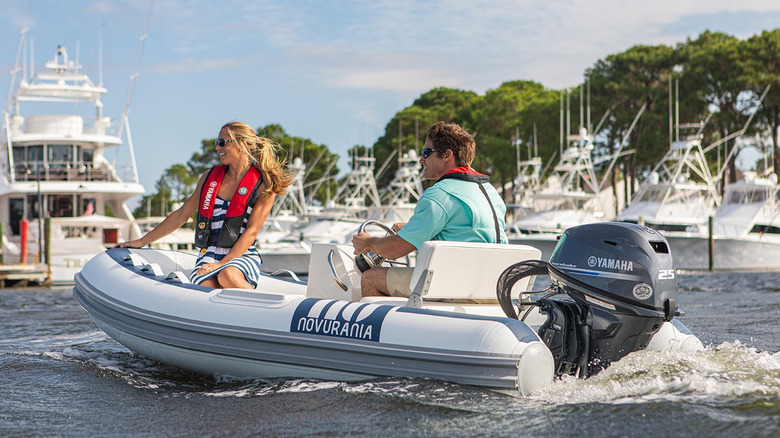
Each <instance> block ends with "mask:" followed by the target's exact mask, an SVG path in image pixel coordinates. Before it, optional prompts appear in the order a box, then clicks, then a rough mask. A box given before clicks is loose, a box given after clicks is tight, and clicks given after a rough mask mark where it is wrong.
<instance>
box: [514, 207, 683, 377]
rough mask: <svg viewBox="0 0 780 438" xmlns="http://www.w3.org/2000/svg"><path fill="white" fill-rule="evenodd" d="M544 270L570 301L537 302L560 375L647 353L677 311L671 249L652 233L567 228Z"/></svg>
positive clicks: (630, 228) (627, 227) (623, 227)
mask: <svg viewBox="0 0 780 438" xmlns="http://www.w3.org/2000/svg"><path fill="white" fill-rule="evenodd" d="M518 265H521V264H518ZM515 266H517V265H515ZM511 269H512V267H510V268H508V269H507V271H504V272H505V274H507V273H509V272H510V270H511ZM548 269H549V274H550V277H551V279H552V282H553V284H554V285H556V286H557V287H558V288H559V289H560V290H561V291H562V292H565V293H566V295H567V296H566V298H564V299H556V298H543V299H540V300H539V301H538V302H537V305H538V306H539V307H540V311H541V312H543V313H545V314H546V315H547V321H546V322H545V323H544V324H543V325H542V326H541V327H540V328H539V330H538V333H539V336H540V337H541V338H542V340H543V341H544V342H545V344H547V346H548V347H549V348H550V350H551V351H552V353H553V358H554V359H555V366H556V375H559V376H560V375H562V374H573V375H578V376H579V377H582V378H585V377H588V376H590V375H593V374H595V373H597V372H599V371H600V370H602V369H604V368H606V367H607V366H608V365H609V364H610V363H611V362H613V361H617V360H619V359H620V358H622V357H623V356H625V355H627V354H628V353H631V352H633V351H637V350H642V349H644V348H645V347H647V345H648V343H649V342H650V340H651V338H652V337H653V335H654V334H655V333H656V332H657V331H658V329H659V328H660V327H661V325H662V324H663V322H664V321H670V320H671V319H672V318H673V317H674V315H675V312H676V310H677V305H676V304H675V299H676V297H677V279H676V278H675V270H674V265H673V263H672V256H671V254H670V253H669V245H668V243H667V241H666V239H665V238H664V237H663V236H662V235H661V234H660V233H658V232H657V231H655V230H653V229H652V228H648V227H645V226H641V225H636V224H629V223H618V222H605V223H595V224H587V225H581V226H577V227H572V228H569V229H567V230H566V231H565V232H564V233H563V235H562V236H561V238H560V240H559V242H558V244H557V246H556V247H555V250H554V251H553V254H552V256H551V257H550V262H549V266H548ZM515 270H517V268H515ZM504 277H506V276H505V275H504V274H502V278H504ZM499 284H501V279H500V280H499ZM499 300H501V293H500V292H499Z"/></svg>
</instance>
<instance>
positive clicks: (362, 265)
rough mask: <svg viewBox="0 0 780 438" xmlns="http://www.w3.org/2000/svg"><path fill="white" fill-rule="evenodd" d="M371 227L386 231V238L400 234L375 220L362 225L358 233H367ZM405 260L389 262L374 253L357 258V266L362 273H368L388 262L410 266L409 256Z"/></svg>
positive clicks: (357, 256) (389, 262) (360, 255)
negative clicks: (367, 229)
mask: <svg viewBox="0 0 780 438" xmlns="http://www.w3.org/2000/svg"><path fill="white" fill-rule="evenodd" d="M369 225H374V226H377V227H379V228H381V229H383V230H385V231H386V232H387V234H385V236H387V235H396V234H398V233H396V232H395V231H393V229H392V228H390V227H389V226H387V225H385V224H383V223H382V222H379V221H377V220H373V219H369V220H367V221H365V222H363V223H362V224H360V226H359V227H358V233H365V232H366V228H368V226H369ZM405 260H406V261H405V262H397V261H390V260H387V259H386V258H385V257H382V256H380V255H379V254H374V253H372V252H369V253H366V254H359V255H356V256H355V264H356V265H357V267H358V269H360V272H366V271H368V270H369V269H372V268H375V267H377V266H382V264H383V263H385V262H387V263H388V264H395V265H403V266H410V265H411V263H410V261H409V254H407V255H406V256H405Z"/></svg>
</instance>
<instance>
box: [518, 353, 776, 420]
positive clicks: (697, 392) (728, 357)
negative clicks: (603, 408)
mask: <svg viewBox="0 0 780 438" xmlns="http://www.w3.org/2000/svg"><path fill="white" fill-rule="evenodd" d="M529 399H533V400H536V401H539V402H541V403H551V404H557V405H565V404H585V403H611V404H625V403H648V402H659V401H664V402H680V401H685V402H689V403H697V402H712V401H715V400H721V401H725V400H735V399H739V400H742V401H743V402H745V403H751V400H753V401H757V400H764V401H766V402H767V403H771V404H773V405H774V407H775V409H780V352H777V353H769V352H761V351H758V350H757V349H755V348H752V347H746V346H744V345H742V344H741V343H740V342H739V341H735V342H733V343H730V342H725V343H722V344H720V345H718V346H714V347H713V346H711V347H708V348H706V349H705V350H702V351H695V352H679V351H640V352H635V353H632V354H630V355H628V356H626V357H624V358H623V359H621V360H620V361H618V362H615V363H613V364H612V365H611V366H610V367H609V368H607V369H606V370H604V371H602V372H601V373H599V374H598V375H596V376H593V377H591V378H589V379H587V380H579V379H576V378H574V377H570V376H566V378H564V379H562V380H559V381H556V382H554V383H553V384H551V385H549V386H548V387H546V388H544V389H543V390H542V391H540V392H539V393H538V395H532V396H530V397H529ZM771 399H774V401H773V402H770V401H769V400H771Z"/></svg>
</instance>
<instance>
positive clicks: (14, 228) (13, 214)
mask: <svg viewBox="0 0 780 438" xmlns="http://www.w3.org/2000/svg"><path fill="white" fill-rule="evenodd" d="M8 215H9V216H8V220H10V221H11V232H12V233H13V234H15V235H19V222H20V221H21V220H22V219H24V199H22V198H10V199H8Z"/></svg>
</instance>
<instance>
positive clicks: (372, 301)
mask: <svg viewBox="0 0 780 438" xmlns="http://www.w3.org/2000/svg"><path fill="white" fill-rule="evenodd" d="M371 224H374V222H371V221H367V222H366V223H364V224H362V226H361V228H363V227H365V226H369V225H371ZM382 227H383V228H385V229H386V228H388V227H387V226H382ZM540 254H541V253H540V251H539V250H538V249H536V248H533V247H531V246H527V245H499V244H485V243H465V242H440V241H438V242H437V241H433V242H425V243H424V244H423V245H422V247H421V248H420V251H419V254H418V256H417V264H416V266H415V268H414V269H415V270H414V275H413V276H412V280H411V283H410V286H412V287H413V293H412V295H411V296H410V297H409V298H402V297H366V298H363V297H361V290H360V276H361V274H362V271H361V269H368V268H366V265H365V261H366V260H365V259H366V258H371V259H372V264H375V265H381V264H382V263H383V260H382V259H381V258H378V257H376V256H357V257H355V256H354V255H353V249H352V247H351V246H349V245H343V244H333V243H321V244H315V245H313V248H312V255H311V259H310V260H311V266H310V268H309V277H308V282H301V281H295V280H291V279H289V278H282V277H276V276H272V275H263V276H262V278H261V279H260V281H259V282H258V285H257V287H256V288H255V289H254V290H245V289H211V288H207V287H204V286H200V285H194V284H191V283H190V282H189V281H188V280H187V278H188V274H189V272H190V271H191V269H192V268H193V266H194V263H195V255H193V254H188V253H182V252H175V251H162V250H154V249H126V248H118V249H111V250H108V251H106V252H103V253H101V254H99V255H97V256H95V257H94V258H93V259H92V260H91V261H90V262H89V263H88V264H87V265H86V266H84V268H83V269H82V270H81V272H80V273H78V274H77V275H76V278H75V281H76V286H75V287H74V289H73V292H74V295H75V297H76V299H77V300H78V301H79V302H80V303H81V305H82V306H83V307H84V309H85V310H86V311H87V312H88V313H89V314H90V316H91V317H92V319H93V320H94V321H95V323H96V324H97V325H98V326H99V327H100V328H101V329H102V330H103V331H105V332H106V333H107V334H108V335H109V336H111V337H112V338H114V339H115V340H116V341H118V342H120V343H121V344H123V345H125V346H126V347H128V348H129V349H130V350H132V351H134V352H137V353H139V354H142V355H145V356H148V357H150V358H153V359H155V360H158V361H160V362H164V363H167V364H170V365H173V366H176V367H181V368H185V369H189V370H193V371H196V372H200V373H205V374H218V375H222V376H227V377H232V378H238V379H252V378H263V377H295V378H312V379H330V380H344V381H352V380H364V379H371V378H375V377H380V376H396V377H418V378H433V379H439V380H444V381H450V382H455V383H460V384H466V385H475V386H479V387H485V388H489V389H492V390H496V391H499V392H505V393H510V394H530V393H533V392H536V391H540V390H543V388H544V387H545V386H546V385H548V384H550V383H551V382H553V380H554V378H555V376H561V375H569V374H571V375H576V376H579V377H583V378H584V377H587V376H590V375H593V374H595V373H597V372H599V371H600V370H601V369H603V368H604V367H606V366H608V364H609V363H611V362H614V361H617V360H619V359H620V358H622V357H623V356H625V355H626V354H629V353H630V352H632V351H635V350H641V349H650V350H692V349H693V350H695V349H700V348H702V345H701V342H700V341H699V340H698V338H696V337H695V336H693V335H692V334H691V333H690V332H689V331H688V330H687V329H686V328H685V326H684V325H683V324H682V323H680V322H679V318H677V317H676V316H679V315H681V312H680V311H679V310H678V309H677V306H676V304H675V297H676V292H677V283H676V278H675V273H674V269H673V268H672V260H671V255H670V254H669V251H668V247H667V245H666V242H665V240H664V239H663V236H661V235H660V234H659V233H657V232H655V231H654V230H652V229H650V228H647V227H641V226H638V225H632V224H592V225H585V226H581V227H574V228H571V229H569V230H567V231H566V232H565V233H564V237H563V238H562V239H561V241H560V242H559V245H558V247H557V248H556V252H555V255H554V256H553V258H552V259H551V261H550V263H549V264H547V263H546V262H543V261H539V260H538V258H539V256H540ZM538 275H549V276H550V279H551V286H550V287H549V288H547V289H544V290H541V291H536V292H538V293H539V294H544V297H543V298H540V299H537V300H529V299H527V297H528V296H530V294H531V292H527V291H529V290H530V289H531V288H532V285H533V284H534V282H535V278H536V276H538ZM553 295H555V296H553ZM521 313H522V316H518V315H520V314H521Z"/></svg>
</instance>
